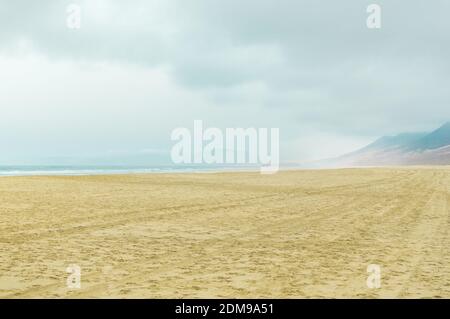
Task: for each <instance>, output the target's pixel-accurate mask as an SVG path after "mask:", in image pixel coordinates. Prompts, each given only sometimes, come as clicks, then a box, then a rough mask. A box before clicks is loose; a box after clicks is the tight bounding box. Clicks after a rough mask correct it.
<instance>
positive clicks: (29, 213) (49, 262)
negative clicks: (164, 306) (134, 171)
mask: <svg viewBox="0 0 450 319" xmlns="http://www.w3.org/2000/svg"><path fill="white" fill-rule="evenodd" d="M449 186H450V169H449V168H438V167H436V168H389V169H344V170H316V171H283V172H280V173H278V174H275V175H260V174H259V173H248V172H240V173H208V174H144V175H111V176H48V177H43V176H40V177H3V178H0V297H2V298H20V297H25V298H36V297H46V298H48V297H57V298H79V297H83V298H84V297H94V298H109V297H118V298H188V297H191V298H198V297H202V298H219V297H226V298H228V297H245V298H247V297H249V298H260V297H261V298H262V297H267V298H315V297H336V298H344V297H350V298H378V297H386V298H412V297H446V298H449V297H450V253H449V252H450V236H449V228H450V205H449V201H450V187H449ZM70 264H76V265H79V266H80V267H81V288H80V289H71V288H69V287H68V286H67V284H66V280H67V276H68V275H69V274H68V273H66V268H67V267H68V265H70ZM369 264H377V265H379V266H380V267H381V274H380V275H381V287H380V288H378V289H377V288H373V289H370V288H368V286H367V284H366V280H367V277H368V273H367V266H368V265H369Z"/></svg>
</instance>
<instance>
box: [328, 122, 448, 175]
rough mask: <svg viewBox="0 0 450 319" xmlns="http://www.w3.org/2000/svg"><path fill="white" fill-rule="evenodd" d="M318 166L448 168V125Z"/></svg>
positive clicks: (405, 135)
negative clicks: (417, 166)
mask: <svg viewBox="0 0 450 319" xmlns="http://www.w3.org/2000/svg"><path fill="white" fill-rule="evenodd" d="M319 165H320V166H334V167H341V166H390V165H450V122H447V123H446V124H444V125H442V126H441V127H440V128H438V129H437V130H435V131H433V132H431V133H402V134H399V135H395V136H384V137H381V138H379V139H378V140H376V141H375V142H373V143H371V144H369V145H367V146H366V147H364V148H362V149H360V150H357V151H355V152H352V153H349V154H346V155H343V156H340V157H338V158H334V159H330V160H325V161H322V162H320V164H319Z"/></svg>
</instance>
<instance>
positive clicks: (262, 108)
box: [0, 0, 450, 164]
mask: <svg viewBox="0 0 450 319" xmlns="http://www.w3.org/2000/svg"><path fill="white" fill-rule="evenodd" d="M71 3H74V4H77V5H79V6H80V8H81V10H82V11H81V28H80V29H70V28H68V27H67V18H68V14H67V11H66V10H67V6H68V5H69V4H71ZM371 3H377V4H379V5H381V8H382V12H381V23H382V24H381V29H368V28H367V26H366V19H367V16H368V13H367V12H366V9H367V6H368V5H369V4H371ZM449 14H450V2H449V1H446V0H435V1H425V0H413V1H404V0H389V1H374V0H372V1H365V0H341V1H336V0H289V1H288V0H239V1H238V0H226V1H225V0H147V1H139V0H136V1H120V0H110V1H106V0H88V1H76V0H73V1H61V0H43V1H27V0H15V1H7V0H0V111H1V113H0V133H1V134H0V149H1V153H0V164H28V163H45V162H46V161H47V162H48V163H57V162H61V163H63V162H64V160H66V159H75V162H76V161H77V159H79V161H80V163H81V162H83V161H89V160H86V159H94V158H97V159H99V158H113V157H118V158H121V157H127V156H134V155H136V156H141V155H142V156H144V157H148V158H162V157H164V156H165V155H164V154H168V152H169V151H170V148H171V146H172V145H173V142H172V141H171V140H170V134H171V132H172V130H173V129H174V128H177V127H188V128H191V127H192V126H193V121H194V120H195V119H200V120H203V122H204V123H205V125H206V126H211V127H219V128H226V127H244V128H245V127H268V128H270V127H279V128H280V137H281V150H280V154H281V158H282V161H285V162H288V161H297V162H303V161H309V160H313V159H319V158H324V157H330V156H335V155H340V154H342V153H345V152H347V151H351V150H354V149H356V148H358V147H360V146H363V145H365V144H367V143H369V142H371V141H372V140H373V139H375V138H377V137H379V136H380V135H388V134H396V133H399V132H403V131H426V130H432V129H434V128H436V127H437V126H439V125H440V124H442V123H444V122H446V121H448V120H449V119H450V107H449V106H450V89H449V88H450V59H449V58H448V57H449V56H450V41H448V39H449V38H448V37H449V31H450V19H449V18H448V15H449Z"/></svg>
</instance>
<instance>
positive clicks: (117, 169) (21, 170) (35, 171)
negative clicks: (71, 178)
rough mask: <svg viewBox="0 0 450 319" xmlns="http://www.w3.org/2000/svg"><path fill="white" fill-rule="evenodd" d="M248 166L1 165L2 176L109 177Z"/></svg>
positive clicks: (231, 168) (209, 170) (232, 168)
mask: <svg viewBox="0 0 450 319" xmlns="http://www.w3.org/2000/svg"><path fill="white" fill-rule="evenodd" d="M249 168H250V167H248V166H207V165H196V166H188V165H161V166H152V167H148V166H102V165H89V166H87V165H79V166H78V165H0V176H45V175H103V174H105V175H109V174H138V173H190V172H214V171H230V170H246V169H249Z"/></svg>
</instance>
